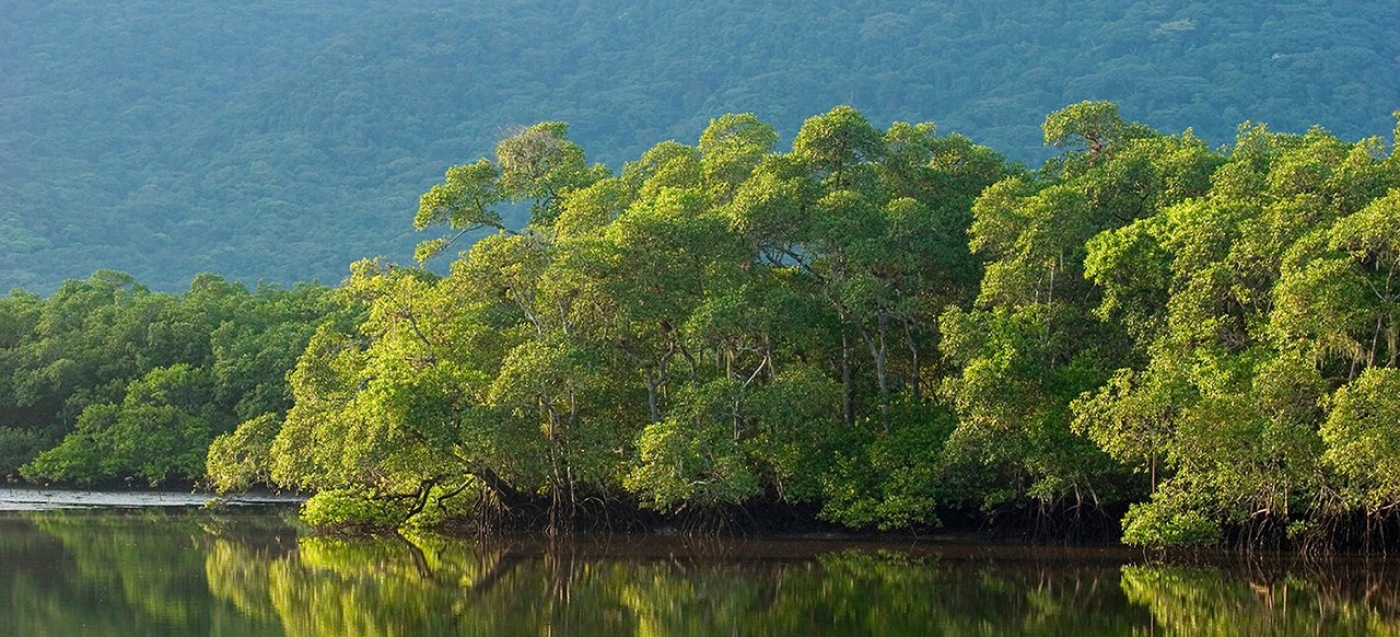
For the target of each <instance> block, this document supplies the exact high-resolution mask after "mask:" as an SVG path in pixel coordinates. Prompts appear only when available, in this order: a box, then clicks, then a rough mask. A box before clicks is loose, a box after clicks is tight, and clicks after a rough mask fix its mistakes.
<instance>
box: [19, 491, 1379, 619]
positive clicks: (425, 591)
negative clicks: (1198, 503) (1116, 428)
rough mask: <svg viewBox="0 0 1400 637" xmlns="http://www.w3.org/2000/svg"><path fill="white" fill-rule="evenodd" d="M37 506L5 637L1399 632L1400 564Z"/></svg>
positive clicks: (245, 509) (110, 505)
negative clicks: (535, 530) (527, 530)
mask: <svg viewBox="0 0 1400 637" xmlns="http://www.w3.org/2000/svg"><path fill="white" fill-rule="evenodd" d="M17 493H19V495H16V494H17ZM72 496H73V494H69V496H65V497H69V498H70V499H71V497H72ZM26 497H27V498H29V499H31V500H33V499H35V497H36V496H35V492H13V491H6V490H0V509H4V510H3V511H0V635H34V636H43V635H230V636H240V637H242V636H248V635H307V636H312V635H314V636H318V637H319V636H325V635H385V636H390V635H402V636H405V637H407V636H423V635H581V636H591V635H609V636H612V635H801V636H804V637H815V636H818V635H1021V634H1027V635H1080V636H1088V635H1212V634H1216V635H1267V634H1277V635H1294V634H1296V635H1368V634H1400V579H1397V578H1398V577H1400V568H1397V564H1395V563H1394V562H1391V561H1385V560H1332V561H1329V562H1327V563H1325V564H1317V563H1312V564H1308V563H1300V562H1293V561H1290V560H1285V559H1256V560H1251V561H1240V560H1235V559H1224V558H1212V557H1211V556H1204V555H1197V556H1195V557H1193V558H1192V559H1190V560H1185V561H1183V560H1177V561H1176V562H1167V561H1162V560H1160V559H1149V558H1148V557H1147V556H1144V555H1143V554H1142V553H1140V552H1133V551H1123V550H1109V549H1063V548H1050V549H1047V548H1039V549H1027V548H1017V547H1002V546H973V545H957V544H949V543H939V542H903V543H884V544H877V543H862V542H841V541H818V540H782V541H779V540H746V541H737V540H717V539H684V538H658V537H645V538H644V537H623V538H617V537H614V538H611V539H575V540H572V541H568V542H562V541H554V542H551V541H549V540H546V539H543V538H515V539H494V540H464V539H449V538H442V537H437V536H432V535H408V536H405V537H392V538H379V539H343V538H339V539H338V538H327V537H314V536H311V535H309V534H306V533H304V532H302V531H301V530H300V529H299V528H298V527H297V525H296V524H295V515H294V509H292V508H290V507H288V506H285V505H284V506H262V507H255V506H234V507H223V508H219V509H205V508H198V507H195V506H187V505H188V504H194V503H196V502H197V503H202V502H203V500H204V499H203V498H191V499H192V500H194V502H188V503H186V505H181V504H176V503H174V502H172V501H162V504H161V505H159V506H151V505H149V503H132V502H130V501H127V500H125V499H124V496H123V495H121V494H108V495H103V496H100V497H99V496H94V495H92V494H84V495H82V497H83V498H86V499H85V500H84V501H83V502H81V503H78V504H66V505H62V506H58V505H54V504H53V502H52V499H50V500H49V501H46V502H40V503H37V504H34V503H31V504H33V506H31V507H29V508H27V509H26V508H25V507H23V506H20V504H18V503H17V502H18V501H20V500H21V499H22V498H26ZM94 499H95V500H100V501H102V504H101V505H100V506H99V505H97V504H94V502H93V500H94ZM6 503H7V504H6ZM136 504H140V506H137V505H136Z"/></svg>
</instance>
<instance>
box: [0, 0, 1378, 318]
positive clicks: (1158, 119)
mask: <svg viewBox="0 0 1400 637" xmlns="http://www.w3.org/2000/svg"><path fill="white" fill-rule="evenodd" d="M1397 56H1400V5H1396V4H1395V3H1393V2H1388V1H1384V0H1368V1H1339V2H1330V3H1318V2H1305V1H1293V2H1276V3H1268V4H1265V5H1260V4H1258V3H1248V2H1238V1H1231V2H1211V3H1204V2H1186V1H1185V0H1168V1H1165V2H1158V3H1150V4H1146V3H1121V2H1110V1H1107V0H1101V1H1083V2H1030V1H1028V0H1015V1H1009V2H996V3H990V2H976V1H971V0H947V1H939V2H914V1H912V0H886V1H879V2H877V1H872V0H856V1H854V2H840V3H838V2H821V3H815V4H813V3H809V4H807V5H804V6H803V7H802V9H801V10H795V9H793V8H792V7H791V6H789V5H783V4H777V3H774V4H765V5H757V6H756V5H753V4H752V3H738V2H730V1H720V2H706V3H685V2H676V1H674V0H653V1H647V2H622V3H618V2H611V3H605V2H591V1H585V0H570V1H563V2H541V1H528V0H527V1H507V2H483V1H478V0H472V1H468V2H446V1H443V0H436V1H428V2H413V3H410V2H402V1H398V0H394V1H388V2H373V3H371V2H364V1H360V0H352V1H347V2H337V3H319V2H318V3H312V2H300V1H293V2H271V1H269V0H250V1H248V2H242V3H236V4H228V3H201V2H192V1H181V2H120V3H119V2H105V3H104V2H77V1H75V0H55V1H51V2H17V1H6V2H4V3H0V289H8V288H12V287H15V286H22V287H24V288H26V289H28V290H30V291H34V292H39V293H48V292H52V291H54V290H55V289H57V287H58V285H59V283H60V281H62V280H64V279H70V278H82V277H86V276H87V275H88V274H89V273H91V272H93V271H94V270H96V269H99V268H114V269H118V270H123V271H128V272H131V273H133V274H134V275H135V276H136V278H137V279H138V280H140V281H143V282H145V283H147V284H149V285H151V286H153V287H154V288H156V289H158V290H177V289H181V288H182V287H183V286H184V284H185V282H186V281H189V280H190V279H191V278H192V277H193V276H194V275H195V274H196V273H198V272H218V273H220V274H222V275H224V276H227V277H230V278H232V279H239V280H245V281H248V282H250V283H251V282H255V281H257V280H268V281H276V282H283V283H288V282H292V281H307V280H312V279H319V280H321V281H322V282H325V283H335V282H337V281H339V280H341V279H342V278H343V277H344V276H345V275H346V273H347V271H348V270H347V267H348V264H349V263H350V262H351V261H353V260H354V259H356V258H359V257H361V256H364V255H375V254H382V255H386V256H387V257H388V258H389V259H391V260H393V261H398V262H406V261H408V260H409V257H410V254H411V251H412V246H413V245H414V243H415V242H416V241H417V238H416V237H414V236H412V235H413V233H412V232H411V230H409V229H408V228H407V226H405V225H404V223H403V220H404V219H406V218H408V217H410V216H411V215H412V212H413V210H414V209H415V205H414V201H415V199H416V197H417V195H418V194H419V193H421V192H422V191H423V190H425V189H426V188H427V187H428V186H429V185H431V184H432V183H434V182H436V181H437V180H439V179H441V174H442V168H443V167H444V166H447V165H450V164H452V163H455V162H458V161H461V160H462V158H464V157H472V156H476V155H479V154H480V153H481V152H482V150H483V149H486V148H490V147H491V145H492V144H493V143H494V142H495V140H497V139H499V138H500V137H502V136H504V135H507V134H509V133H511V132H512V131H515V130H517V127H521V126H526V125H529V124H532V123H534V122H536V121H568V122H569V123H570V125H571V129H570V134H571V137H572V138H573V139H575V140H577V141H578V142H580V143H581V144H582V145H584V146H585V147H587V148H588V149H589V150H590V153H591V154H590V156H591V157H592V158H594V159H595V160H598V161H602V162H605V163H607V164H608V165H610V166H612V167H613V168H614V169H618V168H620V162H622V161H624V160H627V159H630V158H633V157H636V156H637V155H638V154H640V153H641V152H642V151H643V150H645V149H646V148H649V147H650V146H652V145H653V144H654V143H655V142H656V141H657V140H662V139H680V140H693V139H696V138H698V136H699V135H700V133H701V132H702V131H703V130H705V128H706V126H707V125H708V123H709V120H710V118H712V117H714V116H715V114H718V113H726V112H752V113H755V114H756V115H757V116H758V117H759V118H761V119H762V120H764V121H766V122H770V123H771V124H772V125H773V126H774V127H775V128H776V130H777V131H778V133H779V134H780V136H781V137H783V138H784V139H791V138H792V136H793V135H795V134H796V132H797V130H798V127H799V125H800V123H801V122H802V120H803V119H804V118H806V117H807V116H809V115H811V114H812V113H818V112H824V111H826V110H827V109H829V108H830V106H831V105H832V104H851V105H853V106H855V107H857V108H859V109H860V110H861V112H862V113H864V114H865V116H866V117H868V118H869V119H870V120H871V121H872V122H874V123H876V124H878V125H880V126H885V125H888V124H889V123H891V122H894V121H897V120H903V121H926V120H932V121H933V122H935V123H936V124H937V125H938V127H939V130H940V131H942V132H958V133H962V134H965V135H968V136H969V137H971V138H972V139H973V140H975V141H977V142H979V143H984V144H987V145H990V146H992V147H994V148H996V149H998V150H999V151H1001V152H1004V153H1006V154H1007V155H1008V156H1009V157H1010V158H1011V159H1013V160H1019V161H1023V162H1026V163H1027V164H1028V165H1032V166H1034V165H1038V164H1039V163H1040V161H1042V160H1043V159H1044V158H1046V157H1048V156H1049V154H1048V153H1047V151H1045V150H1043V148H1042V145H1041V143H1042V137H1041V131H1040V129H1039V127H1038V126H1037V123H1038V122H1039V121H1040V119H1041V118H1042V117H1043V115H1044V114H1045V113H1048V112H1052V111H1054V110H1056V109H1059V108H1061V107H1063V106H1064V105H1066V104H1070V103H1075V102H1078V101H1080V100H1083V99H1108V100H1113V101H1115V102H1117V103H1118V104H1119V105H1120V106H1121V107H1122V109H1123V112H1124V113H1126V114H1127V115H1128V116H1129V117H1131V118H1133V119H1135V120H1139V121H1142V122H1144V123H1146V124H1148V125H1150V126H1153V127H1156V128H1158V129H1160V130H1167V131H1179V130H1182V129H1184V128H1185V127H1187V126H1195V127H1196V129H1195V130H1196V134H1197V135H1198V136H1200V137H1201V138H1202V139H1204V140H1205V141H1206V142H1207V143H1208V145H1210V146H1212V147H1214V146H1218V145H1219V144H1224V143H1227V142H1229V141H1231V140H1232V139H1233V138H1234V130H1235V127H1236V126H1237V125H1238V124H1240V123H1241V122H1242V121H1244V120H1246V119H1253V120H1256V121H1264V122H1268V123H1269V124H1270V125H1271V126H1272V127H1273V129H1275V130H1281V131H1290V132H1302V131H1303V130H1305V129H1306V127H1308V126H1311V125H1314V124H1320V125H1322V126H1324V127H1326V128H1328V129H1329V130H1331V131H1332V132H1334V133H1336V134H1338V135H1339V136H1341V137H1343V138H1347V139H1357V138H1361V137H1366V136H1371V135H1381V134H1386V133H1387V132H1388V131H1389V130H1390V119H1389V114H1390V112H1391V111H1393V110H1394V109H1395V108H1397V107H1400V72H1397V68H1398V67H1400V60H1397ZM514 223H515V224H516V227H519V224H521V223H523V219H519V220H516V221H515V222H514Z"/></svg>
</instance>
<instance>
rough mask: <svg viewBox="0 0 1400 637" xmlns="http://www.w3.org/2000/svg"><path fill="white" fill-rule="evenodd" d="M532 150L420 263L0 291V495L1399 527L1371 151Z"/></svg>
mask: <svg viewBox="0 0 1400 637" xmlns="http://www.w3.org/2000/svg"><path fill="white" fill-rule="evenodd" d="M1397 132H1400V131H1397ZM567 133H568V127H567V126H566V125H564V124H561V123H552V122H546V123H541V124H537V125H535V126H532V127H529V128H525V129H522V130H519V131H517V132H515V133H513V134H512V135H510V136H508V137H506V138H505V139H503V140H502V141H501V142H500V143H499V144H498V145H497V147H496V153H495V157H494V158H492V159H481V160H479V161H476V162H475V163H470V164H464V165H459V166H454V167H452V168H450V169H449V170H448V171H447V173H446V175H445V178H444V180H443V181H442V182H441V183H439V184H437V185H435V186H433V187H432V188H431V189H429V190H428V191H427V192H426V193H425V194H424V195H423V196H422V197H421V199H420V206H419V210H418V214H417V216H416V218H415V219H414V224H413V225H414V227H416V228H417V229H418V230H421V231H431V232H433V233H435V234H437V235H440V236H438V237H437V238H431V239H429V240H427V241H423V242H422V243H421V244H420V245H419V247H418V250H417V253H416V255H417V258H418V260H419V262H420V263H419V265H415V266H406V265H399V264H393V263H389V262H386V261H382V260H364V261H360V262H358V263H356V264H355V265H354V266H353V267H352V274H351V276H350V278H349V279H348V280H347V281H346V282H345V283H344V284H343V285H342V286H340V287H339V288H338V289H337V290H335V291H334V292H333V293H332V291H330V290H327V289H325V288H320V287H315V286H302V287H297V288H294V289H292V290H290V291H287V290H281V289H278V288H266V287H264V288H259V289H258V290H257V291H256V292H255V293H250V292H248V291H247V290H246V289H245V288H242V287H241V286H238V285H236V284H230V283H227V282H225V281H223V280H222V279H218V278H217V277H210V276H203V277H200V278H198V279H196V280H195V282H194V283H193V284H192V285H191V286H190V289H189V291H188V292H186V293H184V294H183V295H180V296H173V295H167V294H161V293H153V292H149V291H147V290H145V289H144V288H141V287H140V286H137V285H135V283H134V282H133V281H132V280H131V279H130V277H126V276H123V275H117V274H114V273H109V272H101V273H98V274H97V275H94V276H93V277H92V278H90V279H88V280H86V281H70V282H68V283H66V284H65V285H64V286H63V288H61V289H60V290H59V292H57V293H56V294H54V295H53V296H52V297H49V298H47V299H40V298H38V297H34V296H32V295H27V294H22V293H17V294H13V295H11V297H10V298H9V299H6V300H5V302H4V304H3V306H0V317H3V320H4V323H3V324H4V326H5V345H6V347H5V348H4V349H3V350H2V351H3V353H4V355H5V357H6V361H5V364H6V365H7V366H8V368H9V369H11V370H14V371H13V372H12V373H11V374H10V377H11V381H10V385H9V386H7V387H6V388H5V390H6V392H5V394H4V395H3V397H4V399H5V401H6V406H5V408H4V412H3V413H4V414H5V417H6V419H7V420H6V422H5V423H4V424H3V425H0V426H3V427H4V428H3V429H0V445H4V446H3V447H0V449H4V450H5V453H4V454H2V455H0V457H3V458H8V460H7V462H8V463H9V464H8V465H7V466H6V469H5V470H6V471H10V470H12V469H13V467H15V466H19V465H21V464H22V465H23V466H22V468H21V469H20V472H21V473H22V475H23V476H24V477H25V478H28V479H30V480H58V481H69V482H84V483H93V482H101V481H109V480H114V479H115V480H121V479H124V478H125V479H128V480H130V479H141V480H143V481H148V482H150V483H153V484H155V483H161V482H166V481H172V480H174V481H179V480H189V479H193V478H197V477H199V476H200V475H201V472H202V471H204V470H205V465H204V463H203V462H201V461H202V460H204V457H203V451H204V449H205V448H206V447H208V457H207V480H208V484H210V485H211V486H213V487H215V488H218V489H220V490H226V489H238V488H245V487H249V486H257V485H264V484H273V485H279V486H281V487H284V488H293V489H298V490H304V491H308V492H313V493H314V494H315V495H314V497H313V498H312V499H311V501H310V502H309V503H308V504H307V506H306V508H305V510H304V512H303V515H304V517H305V518H306V519H307V520H308V521H310V522H312V523H314V524H318V525H326V526H345V525H350V526H363V525H368V526H400V525H420V524H423V525H432V524H456V523H465V522H469V523H474V524H483V523H484V524H488V525H494V524H511V523H523V524H530V525H546V526H548V527H550V528H553V529H571V528H580V527H595V526H610V527H628V526H631V525H634V524H639V523H644V522H651V521H655V520H658V519H661V520H674V521H677V522H680V523H710V522H714V521H716V520H721V521H722V520H726V519H735V520H741V521H742V520H744V519H746V517H747V516H758V517H763V516H765V515H771V514H774V513H775V512H781V513H782V514H784V515H795V516H797V517H799V518H801V517H804V516H815V517H816V518H818V519H820V520H824V521H826V522H828V523H833V524H838V525H843V526H848V527H853V528H882V529H904V528H928V527H932V526H936V525H938V524H940V516H947V515H948V514H950V513H951V514H956V515H959V516H965V515H966V514H967V513H968V512H978V513H977V514H976V515H979V516H983V517H997V516H1004V515H1005V516H1009V517H1012V518H1015V519H1022V520H1031V519H1039V520H1041V521H1054V522H1056V523H1058V524H1064V525H1068V526H1062V527H1058V532H1066V531H1070V532H1072V531H1073V530H1074V529H1075V528H1081V527H1092V526H1093V524H1094V520H1096V519H1103V516H1104V515H1105V514H1114V513H1115V512H1117V513H1121V512H1123V511H1126V516H1125V517H1124V518H1123V532H1124V539H1125V540H1126V541H1129V542H1133V543H1139V544H1146V545H1171V544H1202V543H1216V542H1221V541H1228V542H1238V543H1242V544H1248V545H1256V546H1257V545H1264V544H1282V543H1292V544H1293V545H1294V546H1298V547H1310V546H1318V545H1324V544H1356V543H1363V542H1369V541H1371V539H1372V537H1373V535H1372V533H1371V532H1370V531H1368V530H1374V529H1381V528H1387V527H1388V526H1393V525H1395V524H1396V523H1397V519H1396V516H1395V514H1394V511H1395V509H1396V505H1397V504H1398V503H1400V483H1398V482H1397V478H1396V475H1400V472H1397V470H1396V469H1395V466H1396V463H1397V462H1400V460H1397V459H1400V426H1397V423H1400V402H1397V398H1396V396H1400V365H1398V363H1400V278H1397V277H1398V276H1400V155H1397V154H1396V153H1394V152H1391V151H1387V148H1386V146H1387V145H1386V144H1385V143H1384V142H1382V141H1381V140H1379V139H1365V140H1361V141H1359V142H1345V141H1342V140H1340V139H1338V138H1337V137H1335V136H1333V135H1331V134H1330V133H1328V132H1326V131H1324V130H1321V129H1317V128H1314V129H1312V130H1310V131H1308V132H1307V133H1305V134H1281V133H1276V132H1273V131H1271V130H1269V129H1268V128H1267V127H1265V126H1262V125H1255V124H1245V125H1243V126H1241V127H1240V129H1239V133H1238V135H1237V138H1236V140H1235V142H1234V144H1232V145H1230V146H1228V147H1225V148H1223V149H1220V150H1212V149H1211V148H1210V147H1209V146H1208V145H1207V144H1206V143H1205V142H1203V141H1202V140H1201V139H1199V138H1198V137H1196V136H1195V135H1194V134H1193V133H1192V132H1190V131H1189V130H1188V131H1187V132H1184V133H1180V134H1175V135H1165V134H1162V133H1159V132H1157V131H1155V130H1153V129H1152V128H1150V127H1148V126H1145V125H1143V124H1139V123H1135V122H1131V121H1126V120H1124V119H1123V118H1121V117H1120V115H1119V113H1118V109H1117V107H1116V106H1115V105H1113V104H1111V103H1107V102H1082V103H1079V104H1075V105H1073V106H1070V107H1067V108H1065V109H1062V110H1060V111H1057V112H1055V113H1053V114H1051V115H1050V116H1049V117H1048V118H1046V119H1045V121H1044V125H1043V135H1044V139H1045V141H1046V143H1047V144H1048V145H1049V146H1050V147H1052V148H1057V149H1059V150H1058V153H1059V154H1058V155H1056V156H1055V157H1053V158H1052V159H1051V160H1050V161H1048V162H1046V163H1045V164H1044V166H1043V167H1041V168H1040V169H1038V170H1035V171H1028V170H1026V169H1024V168H1022V167H1020V166H1019V165H1014V164H1010V163H1008V162H1007V161H1006V160H1005V159H1004V158H1003V157H1002V156H1001V155H999V154H998V153H996V152H994V151H992V150H991V149H989V148H986V147H984V146H980V145H977V144H975V143H973V142H971V141H970V140H969V139H967V138H965V137H962V136H959V135H945V136H940V135H937V134H936V132H935V130H934V127H933V126H932V125H931V124H927V123H924V124H909V123H895V124H893V125H891V126H889V127H888V128H880V127H877V126H875V125H873V124H871V123H870V122H869V121H868V120H867V119H866V118H865V117H864V116H863V115H862V114H861V113H860V112H859V111H857V110H855V109H853V108H850V107H844V106H843V107H838V108H836V109H833V110H831V111H829V112H827V113H825V114H823V115H819V116H816V117H813V118H810V119H808V120H807V121H806V122H805V123H804V124H803V126H802V127H801V129H800V130H799V132H798V134H797V135H796V137H795V139H794V140H793V142H792V144H791V150H789V151H786V152H782V151H778V150H776V145H777V141H778V139H779V135H778V133H777V132H776V130H775V129H774V128H773V127H771V126H770V125H768V124H766V123H764V122H762V121H761V120H759V119H758V118H757V117H755V116H753V115H726V116H723V117H721V118H718V119H716V120H713V121H712V122H711V124H710V126H709V127H708V128H707V129H706V130H705V131H704V133H703V134H702V135H701V136H700V138H699V141H698V143H697V144H696V145H694V146H689V145H684V144H680V143H677V142H674V141H667V142H662V143H660V144H658V145H656V146H654V147H653V148H651V149H650V150H647V151H646V152H644V153H642V154H641V155H640V157H639V158H638V159H636V160H635V161H632V162H629V163H627V164H625V165H624V166H623V168H622V170H621V171H619V172H617V173H614V172H613V171H611V170H609V169H608V168H606V167H605V166H603V165H600V164H590V163H589V162H588V161H587V159H586V158H585V155H584V151H583V149H582V147H580V146H579V145H577V144H576V143H574V142H572V141H570V139H569V137H568V134H567ZM507 214H522V215H528V222H526V223H525V224H524V225H523V226H513V225H511V224H509V223H508V222H506V221H505V219H504V217H505V215H507ZM483 233H484V234H485V237H484V238H482V239H481V240H479V241H476V242H475V243H470V240H471V238H473V237H476V236H479V235H481V234H483ZM458 250H461V251H460V252H457V251H458ZM454 257H455V258H454ZM436 260H450V261H451V262H450V264H448V265H447V266H446V267H445V272H446V273H445V274H440V273H437V272H436V271H435V269H432V268H428V267H426V264H429V263H431V262H433V261H436ZM442 269H443V268H438V269H437V270H442ZM298 353H299V354H300V356H299V357H297V355H298ZM293 359H295V365H293V364H292V361H293ZM286 370H290V371H289V372H287V373H286V374H285V376H284V374H283V372H284V371H286ZM284 379H285V382H284ZM236 423H242V424H239V425H238V426H237V427H236V428H234V425H235V424H236ZM215 436H217V438H215ZM211 439H214V441H213V443H212V445H211V444H210V442H209V441H210V440H211ZM55 445H56V446H55ZM45 449H46V450H45ZM40 450H44V451H42V453H39V452H40ZM36 454H37V456H36Z"/></svg>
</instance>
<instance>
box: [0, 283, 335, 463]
mask: <svg viewBox="0 0 1400 637" xmlns="http://www.w3.org/2000/svg"><path fill="white" fill-rule="evenodd" d="M339 315H340V313H339V312H338V311H337V310H336V306H335V305H334V303H333V301H332V299H331V290H329V289H328V288H322V287H317V286H305V285H303V286H297V287H295V288H292V289H290V290H287V289H281V288H277V287H271V286H262V287H259V288H258V289H257V290H256V291H253V292H250V291H249V290H248V289H247V288H245V287H243V286H242V285H239V284H235V283H230V282H228V281H225V280H224V279H222V278H219V277H217V276H213V275H201V276H199V277H196V278H195V279H194V281H192V282H191V283H190V285H189V289H188V290H187V291H186V292H184V293H183V294H180V295H172V294H165V293H159V292H152V291H150V290H149V289H147V288H145V287H143V286H141V285H139V284H137V283H136V282H135V280H133V279H132V277H131V276H130V275H126V274H121V273H117V272H112V271H99V272H97V273H95V274H93V275H92V276H91V277H90V278H88V279H86V280H73V281H68V282H66V283H64V284H63V286H62V287H60V288H59V289H58V291H57V292H55V293H53V294H52V295H50V296H49V297H47V298H43V299H41V298H38V297H36V296H33V295H30V294H26V293H22V292H16V293H12V294H11V295H10V296H8V297H6V298H4V299H0V367H3V369H4V373H3V374H0V475H7V476H9V477H10V479H11V480H14V479H15V478H16V477H17V476H19V475H20V474H22V475H23V476H24V477H27V478H29V479H31V480H33V481H37V482H49V481H58V482H65V483H70V484H81V485H104V484H107V485H110V484H135V485H139V486H145V485H151V486H155V485H170V484H181V483H185V484H190V483H193V482H194V481H196V480H199V479H201V478H203V476H204V474H205V469H204V459H205V455H206V454H207V449H208V447H209V443H210V441H212V440H213V438H214V437H215V436H217V435H219V434H221V433H225V432H228V431H231V430H232V429H233V427H234V426H235V425H237V424H238V423H240V422H244V421H251V422H264V421H267V420H269V419H271V420H273V421H277V420H280V419H281V417H282V414H283V413H284V412H285V411H286V410H287V409H288V407H290V404H291V395H290V393H289V391H288V389H287V383H286V381H285V375H286V370H287V369H289V368H290V367H291V366H292V365H293V363H294V362H295V360H296V358H297V356H298V355H300V353H301V352H302V350H303V349H304V348H305V347H306V342H307V340H308V339H309V338H310V336H311V334H312V333H313V332H314V331H315V329H316V325H317V324H318V323H320V322H322V321H327V320H335V319H336V317H337V316H339ZM343 320H349V319H343ZM21 465H24V468H23V469H22V470H21V469H20V467H21Z"/></svg>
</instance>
